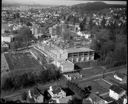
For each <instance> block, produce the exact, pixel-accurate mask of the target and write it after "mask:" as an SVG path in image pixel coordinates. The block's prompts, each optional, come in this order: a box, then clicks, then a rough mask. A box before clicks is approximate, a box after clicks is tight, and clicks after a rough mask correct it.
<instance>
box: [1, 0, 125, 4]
mask: <svg viewBox="0 0 128 104" xmlns="http://www.w3.org/2000/svg"><path fill="white" fill-rule="evenodd" d="M95 1H102V0H95ZM87 2H94V1H88V0H2V3H12V4H13V3H23V4H42V5H74V4H80V3H87ZM103 2H105V3H109V4H126V1H103Z"/></svg>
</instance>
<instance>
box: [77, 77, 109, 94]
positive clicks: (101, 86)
mask: <svg viewBox="0 0 128 104" xmlns="http://www.w3.org/2000/svg"><path fill="white" fill-rule="evenodd" d="M79 86H80V87H81V88H85V87H87V86H92V93H99V94H103V93H106V92H108V91H109V87H110V85H109V84H107V83H106V82H104V81H103V80H102V79H98V80H92V81H88V82H87V81H84V82H80V83H79Z"/></svg>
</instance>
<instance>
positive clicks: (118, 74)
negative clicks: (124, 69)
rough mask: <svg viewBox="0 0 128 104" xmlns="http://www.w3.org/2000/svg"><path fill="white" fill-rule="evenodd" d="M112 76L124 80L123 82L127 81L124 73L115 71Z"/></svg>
mask: <svg viewBox="0 0 128 104" xmlns="http://www.w3.org/2000/svg"><path fill="white" fill-rule="evenodd" d="M114 78H115V79H117V80H119V81H121V82H124V83H126V82H127V76H126V75H125V74H122V73H115V74H114Z"/></svg>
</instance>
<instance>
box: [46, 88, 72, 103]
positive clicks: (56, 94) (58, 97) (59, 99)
mask: <svg viewBox="0 0 128 104" xmlns="http://www.w3.org/2000/svg"><path fill="white" fill-rule="evenodd" d="M48 93H49V94H50V95H51V100H50V101H49V102H50V103H53V102H55V103H68V102H69V100H72V96H71V95H70V96H66V92H65V91H64V90H62V89H61V88H60V87H58V86H53V87H52V86H50V87H49V90H48Z"/></svg>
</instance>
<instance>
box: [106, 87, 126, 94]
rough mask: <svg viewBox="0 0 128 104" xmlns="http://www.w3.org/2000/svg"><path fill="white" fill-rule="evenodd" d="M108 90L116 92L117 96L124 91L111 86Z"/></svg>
mask: <svg viewBox="0 0 128 104" xmlns="http://www.w3.org/2000/svg"><path fill="white" fill-rule="evenodd" d="M109 89H111V90H113V91H114V92H116V93H117V94H120V93H122V92H123V91H124V89H123V88H121V87H119V86H117V85H112V86H111V87H110V88H109Z"/></svg>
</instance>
